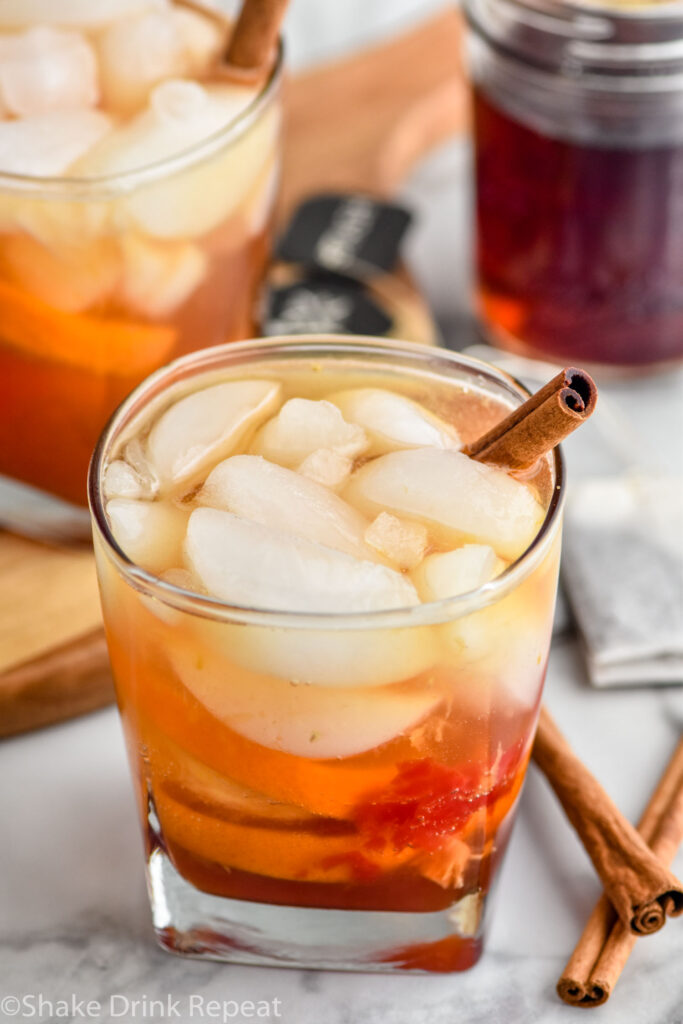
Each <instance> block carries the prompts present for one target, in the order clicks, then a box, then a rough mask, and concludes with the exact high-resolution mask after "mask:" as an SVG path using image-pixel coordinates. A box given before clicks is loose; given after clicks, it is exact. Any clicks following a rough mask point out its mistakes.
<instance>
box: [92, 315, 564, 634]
mask: <svg viewBox="0 0 683 1024" xmlns="http://www.w3.org/2000/svg"><path fill="white" fill-rule="evenodd" d="M311 350H314V351H315V352H316V353H317V354H318V356H322V355H330V356H333V355H335V354H338V355H348V354H352V355H355V356H357V357H359V358H362V357H363V356H364V355H365V356H370V355H375V356H379V357H380V358H381V357H382V356H383V355H384V356H391V355H392V354H393V355H399V356H403V357H405V358H406V359H407V360H410V359H412V361H413V362H415V363H420V362H422V363H424V364H429V363H432V364H433V363H434V362H435V361H438V363H439V365H440V366H441V367H444V366H450V367H451V368H454V367H459V368H460V369H462V370H464V371H465V372H466V373H469V374H471V375H472V376H475V375H476V376H477V377H479V378H481V379H484V380H485V379H489V380H490V381H495V382H496V383H497V384H499V385H501V384H502V385H503V386H504V388H505V389H506V391H507V393H508V394H509V395H510V396H511V397H513V398H515V397H516V398H518V399H520V403H521V401H523V400H524V399H526V397H527V396H528V395H529V391H528V389H527V388H526V387H525V386H524V385H523V384H521V383H520V382H519V381H517V380H516V379H515V378H514V377H512V376H511V375H510V374H508V373H506V372H505V371H503V370H499V369H498V368H497V367H494V366H492V365H491V364H489V363H485V362H482V361H481V360H479V359H474V358H472V357H469V356H465V355H463V354H462V353H460V352H452V351H449V350H447V349H435V348H432V347H431V346H425V345H420V344H417V343H415V342H406V341H395V340H393V339H390V340H387V339H385V338H376V337H371V336H364V335H357V336H340V335H282V336H278V337H273V338H267V339H263V338H261V339H258V338H255V339H250V340H248V341H242V342H228V343H227V344H224V345H217V346H213V347H211V348H206V349H202V350H200V351H198V352H193V353H190V354H189V355H186V356H182V357H181V358H180V359H176V360H175V361H174V362H171V363H169V364H168V365H167V366H165V367H162V368H161V369H160V370H157V371H156V372H155V373H153V374H152V375H151V376H149V377H148V378H147V379H146V380H144V381H143V382H142V383H141V384H140V385H139V386H138V387H137V388H136V389H135V390H134V391H132V392H131V394H130V395H129V396H128V397H127V398H126V399H125V400H124V401H123V402H122V404H121V405H120V406H119V407H118V409H117V410H116V411H115V412H114V414H113V416H112V417H111V419H110V420H109V423H108V424H107V426H106V427H105V429H104V431H103V432H102V434H101V436H100V439H99V441H98V443H97V446H96V448H95V451H94V453H93V457H92V459H91V462H90V468H89V471H88V503H89V505H90V512H91V516H92V521H93V530H94V532H95V533H96V534H97V535H98V536H99V538H100V539H101V541H102V542H103V543H104V545H105V547H106V550H107V555H108V557H109V558H110V559H111V560H112V561H113V562H114V564H115V566H116V568H117V570H118V571H119V573H120V574H121V575H122V576H123V577H124V578H125V579H126V581H127V582H128V583H129V584H130V585H131V586H132V587H133V588H134V589H136V590H138V591H139V592H141V593H143V594H144V595H145V596H147V597H150V598H154V599H157V600H159V601H160V602H161V603H162V604H164V605H170V606H171V607H173V608H175V609H177V610H179V611H184V612H188V613H190V614H194V615H200V616H201V617H204V618H209V619H213V620H219V621H228V622H232V623H239V624H249V625H258V626H267V627H271V628H278V629H284V628H292V627H294V628H298V629H311V630H327V631H329V630H335V631H336V630H351V629H353V630H366V629H377V628H384V629H395V628H399V627H402V626H426V625H433V624H436V623H439V622H445V621H450V620H452V619H455V618H460V617H462V616H464V615H468V614H470V613H471V612H473V611H477V610H479V609H480V608H483V607H485V606H487V605H489V604H492V603H494V602H495V601H496V600H498V599H500V598H502V597H504V596H505V595H506V594H508V593H510V592H511V591H512V590H514V588H515V587H516V586H517V585H518V584H519V583H521V582H522V580H524V579H525V578H526V577H527V576H528V575H529V573H530V572H531V571H532V570H533V569H534V568H535V567H536V565H537V564H538V563H539V562H540V559H541V557H542V556H543V555H544V554H545V552H546V550H547V549H548V547H549V545H550V543H552V540H553V538H554V536H555V529H556V527H557V526H558V524H559V521H560V517H561V513H562V508H563V505H564V498H565V470H564V460H563V457H562V453H561V451H560V449H559V447H558V448H555V449H554V451H553V452H552V454H551V460H552V469H553V487H552V493H551V497H550V501H549V504H548V508H547V509H546V513H545V516H544V519H543V522H542V524H541V526H540V527H539V529H538V530H537V532H536V534H535V536H534V538H533V540H532V541H531V543H530V544H529V546H528V547H527V548H526V549H525V550H524V551H523V552H522V554H521V555H520V556H519V557H518V558H517V559H516V560H515V561H514V562H512V563H511V564H510V565H509V566H508V568H507V569H506V570H505V571H504V572H503V573H501V574H500V576H497V577H495V579H493V580H491V581H490V582H489V583H486V584H484V585H483V586H481V587H478V588H477V589H475V590H472V591H469V592H468V593H465V594H461V595H458V596H456V597H449V598H445V599H443V600H440V601H431V602H424V603H421V604H419V605H415V606H411V607H408V608H398V609H389V610H384V611H372V612H345V613H337V612H298V611H296V612H295V611H278V610H274V609H265V608H263V609H262V608H248V607H244V606H239V605H231V604H229V603H228V602H226V601H223V600H221V599H220V598H214V597H209V596H205V595H200V594H196V593H194V592H191V591H186V590H184V589H183V588H181V587H178V586H176V585H175V584H172V583H168V582H166V581H164V580H162V579H160V578H159V577H158V576H155V575H154V574H153V573H150V572H147V571H146V570H145V569H142V568H141V567H140V566H138V565H136V564H135V563H134V562H133V561H132V559H130V558H129V557H128V556H127V555H126V554H125V552H124V551H123V550H122V549H121V547H120V546H119V545H118V543H117V542H116V540H115V538H114V536H113V533H112V531H111V528H110V525H109V522H108V520H107V516H106V513H105V508H104V505H105V499H104V494H103V489H102V477H103V472H104V468H105V466H106V460H107V457H108V454H109V452H110V450H111V449H112V447H113V445H114V443H115V441H116V440H117V439H118V436H119V435H120V433H121V431H122V430H123V428H124V427H125V426H126V425H127V424H129V423H131V422H132V421H133V420H134V419H136V418H137V417H139V416H140V414H141V413H142V411H143V409H144V408H145V407H146V406H147V405H148V402H149V400H150V399H151V398H152V397H153V396H154V394H155V392H156V389H161V388H164V387H165V385H167V384H168V383H170V382H171V380H172V378H174V376H175V377H177V378H178V379H179V380H180V379H183V377H182V374H183V372H184V371H187V370H189V371H190V375H191V376H199V375H201V374H204V373H207V372H208V371H210V370H217V369H219V368H220V367H221V366H226V365H229V364H230V363H233V362H235V363H240V364H242V365H247V364H248V363H249V362H256V361H257V360H258V359H259V358H263V357H265V356H273V355H277V354H278V353H280V354H287V353H288V354H290V355H294V356H296V355H298V354H299V353H301V354H304V353H308V354H309V355H310V353H311ZM250 355H251V356H253V357H254V358H253V359H251V360H250V358H249V357H250Z"/></svg>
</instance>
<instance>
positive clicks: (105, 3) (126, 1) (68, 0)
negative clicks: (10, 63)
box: [0, 0, 169, 28]
mask: <svg viewBox="0 0 683 1024" xmlns="http://www.w3.org/2000/svg"><path fill="white" fill-rule="evenodd" d="M168 3H169V0H0V26H1V27H2V28H11V27H21V26H24V25H37V24H43V25H75V26H78V27H81V28H96V27H98V26H101V25H106V24H107V23H108V22H110V21H116V19H117V18H122V17H124V16H125V15H127V14H133V13H136V12H141V11H145V10H150V9H153V10H160V9H163V8H164V7H166V6H167V5H168Z"/></svg>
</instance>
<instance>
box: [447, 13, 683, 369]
mask: <svg viewBox="0 0 683 1024" xmlns="http://www.w3.org/2000/svg"><path fill="white" fill-rule="evenodd" d="M465 8H466V12H467V18H468V21H469V26H470V33H469V43H470V55H471V74H472V79H473V85H474V135H475V150H476V192H477V199H476V215H477V236H478V241H477V249H478V281H479V283H478V308H479V314H480V317H481V320H482V322H483V325H484V328H485V331H486V332H487V334H488V335H489V336H490V338H491V340H492V341H493V342H494V343H496V344H498V345H500V346H501V347H503V348H508V349H513V350H515V351H519V352H521V353H523V354H526V355H531V356H532V357H533V356H537V357H539V358H543V359H546V360H553V361H560V362H564V361H576V362H579V363H585V364H589V365H593V366H596V367H603V368H611V369H612V370H619V371H620V372H622V373H623V372H632V373H637V372H639V371H642V370H645V369H657V368H664V367H666V366H669V365H670V364H674V363H678V362H680V361H681V359H683V241H682V239H683V4H681V3H657V4H647V5H646V4H643V5H633V6H629V5H617V4H614V5H610V4H593V3H583V4H581V3H563V2H553V0H465Z"/></svg>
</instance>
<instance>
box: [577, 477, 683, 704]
mask: <svg viewBox="0 0 683 1024" xmlns="http://www.w3.org/2000/svg"><path fill="white" fill-rule="evenodd" d="M562 579H563V582H564V587H565V590H566V593H567V596H568V598H569V601H570V604H571V607H572V611H573V614H574V618H575V621H576V624H577V626H578V628H579V631H580V633H581V637H582V640H583V646H584V650H585V655H586V665H587V669H588V675H589V678H590V681H591V682H592V683H593V685H595V686H602V687H605V686H640V685H648V684H653V683H683V481H681V480H680V479H677V478H672V477H656V476H645V475H631V476H617V477H601V478H591V479H589V480H586V481H581V482H575V485H574V488H573V491H572V492H571V493H570V495H569V501H568V505H567V511H566V518H565V527H564V552H563V557H562Z"/></svg>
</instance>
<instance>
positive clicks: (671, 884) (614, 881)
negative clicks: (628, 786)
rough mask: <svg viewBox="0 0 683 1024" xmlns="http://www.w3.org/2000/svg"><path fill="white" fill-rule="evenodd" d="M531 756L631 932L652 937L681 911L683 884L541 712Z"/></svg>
mask: <svg viewBox="0 0 683 1024" xmlns="http://www.w3.org/2000/svg"><path fill="white" fill-rule="evenodd" d="M533 756H534V760H535V761H536V764H537V765H538V767H539V768H540V769H541V771H542V772H543V773H544V775H545V776H546V778H547V779H548V782H549V783H550V785H551V786H552V788H553V790H554V791H555V794H556V795H557V797H558V799H559V801H560V803H561V804H562V806H563V808H564V810H565V813H566V814H567V817H568V818H569V820H570V822H571V823H572V825H573V826H574V828H575V829H576V831H577V832H578V834H579V836H580V838H581V841H582V842H583V845H584V846H585V848H586V852H587V853H588V855H589V857H590V858H591V860H592V862H593V866H594V867H595V870H596V871H597V873H598V875H599V876H600V879H601V881H602V883H603V885H604V887H605V894H606V896H607V897H608V898H609V901H610V903H611V904H612V906H613V907H614V909H615V911H616V912H617V914H618V916H619V918H620V919H621V921H622V922H623V924H624V926H625V928H626V929H627V930H628V931H631V932H633V934H635V935H650V934H652V933H654V932H656V931H658V930H659V929H660V928H661V927H662V926H663V925H664V922H665V920H666V917H667V916H673V915H675V914H680V913H683V885H681V883H680V882H679V881H678V879H677V878H676V877H675V876H674V875H673V874H672V873H671V872H670V871H669V870H668V869H667V867H666V866H665V865H663V864H662V862H661V860H659V859H658V857H657V856H656V854H654V853H653V852H652V850H651V849H650V848H649V846H648V845H647V842H646V841H645V839H643V837H642V836H641V835H640V833H639V832H637V831H636V829H635V828H634V827H633V825H631V823H630V822H629V821H627V819H626V818H625V817H624V816H623V815H622V813H621V812H620V811H619V809H618V808H617V807H616V805H615V804H614V803H613V801H612V800H611V799H610V797H609V796H608V795H607V793H606V792H605V790H604V789H603V788H602V786H601V785H600V783H599V782H598V781H597V779H595V778H594V776H593V775H591V773H590V772H589V771H588V769H587V768H586V767H585V765H583V764H582V763H581V761H580V760H579V759H578V757H577V756H576V755H575V754H574V752H573V751H572V749H571V747H570V746H569V744H568V743H567V741H566V739H565V738H564V736H563V735H562V733H561V732H560V730H559V729H558V728H557V726H556V725H555V722H554V721H553V719H552V718H551V716H550V714H549V712H548V711H547V710H546V709H545V708H542V709H541V715H540V720H539V726H538V732H537V734H536V740H535V742H534V748H533Z"/></svg>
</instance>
